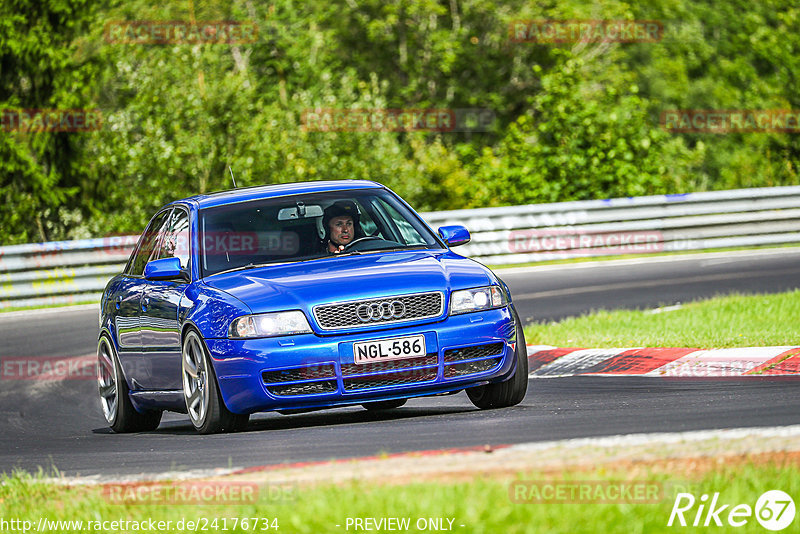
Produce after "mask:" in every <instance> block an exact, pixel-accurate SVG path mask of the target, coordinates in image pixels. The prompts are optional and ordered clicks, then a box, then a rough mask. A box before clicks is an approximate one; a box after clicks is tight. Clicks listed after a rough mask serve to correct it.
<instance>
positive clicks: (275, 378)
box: [261, 364, 336, 384]
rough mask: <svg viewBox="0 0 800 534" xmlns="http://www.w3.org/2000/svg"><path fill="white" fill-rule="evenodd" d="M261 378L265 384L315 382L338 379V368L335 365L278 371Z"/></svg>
mask: <svg viewBox="0 0 800 534" xmlns="http://www.w3.org/2000/svg"><path fill="white" fill-rule="evenodd" d="M261 378H262V379H263V380H264V383H265V384H274V383H281V382H296V381H298V380H314V379H317V378H333V379H335V378H336V368H335V367H334V366H333V364H325V365H314V366H308V367H296V368H294V369H280V370H277V371H264V372H263V373H261Z"/></svg>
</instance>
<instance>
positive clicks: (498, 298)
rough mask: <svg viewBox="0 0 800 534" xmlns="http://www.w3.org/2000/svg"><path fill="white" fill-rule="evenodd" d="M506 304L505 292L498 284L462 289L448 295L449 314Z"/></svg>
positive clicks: (498, 306) (499, 306)
mask: <svg viewBox="0 0 800 534" xmlns="http://www.w3.org/2000/svg"><path fill="white" fill-rule="evenodd" d="M506 304H508V299H507V298H506V294H505V292H503V290H502V289H500V287H498V286H489V287H477V288H475V289H462V290H461V291H453V293H451V295H450V315H456V314H459V313H469V312H474V311H481V310H491V309H493V308H502V307H503V306H505V305H506Z"/></svg>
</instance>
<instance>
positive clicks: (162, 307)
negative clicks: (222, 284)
mask: <svg viewBox="0 0 800 534" xmlns="http://www.w3.org/2000/svg"><path fill="white" fill-rule="evenodd" d="M189 242H190V241H189V213H188V211H187V210H185V209H184V208H182V207H176V208H175V209H174V210H173V211H172V214H171V216H170V220H169V224H168V225H166V226H165V231H164V235H163V237H162V238H161V240H160V241H159V248H158V254H156V255H154V257H153V258H152V259H164V258H179V259H180V261H181V268H183V269H185V270H186V272H187V277H188V273H189V272H191V271H190V269H189V256H190V255H189ZM187 285H188V281H187V280H146V281H145V284H144V291H143V292H142V297H141V299H142V300H141V306H140V309H141V312H140V313H141V314H140V320H141V335H142V353H143V357H144V361H145V362H146V364H145V366H144V367H145V369H146V371H147V372H146V373H145V374H143V376H142V380H143V382H142V386H143V387H144V388H145V389H152V390H162V391H163V390H178V389H180V388H181V325H180V318H179V311H180V302H181V298H182V297H183V293H184V292H185V291H186V287H187Z"/></svg>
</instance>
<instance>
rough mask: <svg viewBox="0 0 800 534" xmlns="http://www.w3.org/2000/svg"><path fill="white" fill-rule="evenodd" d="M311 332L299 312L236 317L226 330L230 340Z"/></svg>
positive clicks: (301, 313) (304, 317) (303, 316)
mask: <svg viewBox="0 0 800 534" xmlns="http://www.w3.org/2000/svg"><path fill="white" fill-rule="evenodd" d="M310 332H311V327H310V326H309V325H308V320H307V319H306V316H305V315H304V314H303V312H301V311H299V310H294V311H285V312H276V313H260V314H258V315H243V316H241V317H237V318H236V319H234V320H233V322H232V323H231V326H230V328H229V329H228V336H229V337H231V338H245V337H273V336H288V335H291V334H307V333H310Z"/></svg>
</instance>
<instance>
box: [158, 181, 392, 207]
mask: <svg viewBox="0 0 800 534" xmlns="http://www.w3.org/2000/svg"><path fill="white" fill-rule="evenodd" d="M382 187H383V186H382V185H381V184H379V183H377V182H372V181H370V180H329V181H320V182H296V183H290V184H275V185H259V186H254V187H242V188H240V189H231V190H229V191H220V192H218V193H209V194H206V195H195V196H192V197H188V198H184V199H181V200H176V201H175V202H173V203H171V204H174V203H179V202H183V203H190V204H194V205H195V206H197V208H198V209H203V208H210V207H213V206H224V205H226V204H235V203H237V202H246V201H248V200H257V199H262V198H272V197H281V196H287V195H299V194H303V193H322V192H327V191H348V190H352V189H379V188H382Z"/></svg>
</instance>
